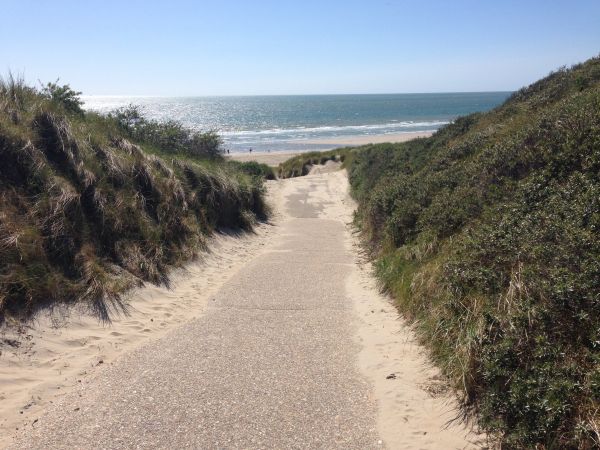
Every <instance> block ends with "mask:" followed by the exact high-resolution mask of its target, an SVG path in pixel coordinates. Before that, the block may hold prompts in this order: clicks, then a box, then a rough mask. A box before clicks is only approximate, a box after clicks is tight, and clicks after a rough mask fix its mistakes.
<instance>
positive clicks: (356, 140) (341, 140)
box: [227, 132, 432, 167]
mask: <svg viewBox="0 0 600 450" xmlns="http://www.w3.org/2000/svg"><path fill="white" fill-rule="evenodd" d="M431 134H432V133H431V132H414V133H396V134H380V135H372V136H338V137H336V138H331V139H313V140H308V141H303V142H304V143H306V144H322V145H331V146H332V147H339V146H349V147H355V146H358V145H366V144H380V143H382V142H406V141H410V140H411V139H416V138H422V137H429V136H431ZM307 151H311V150H307ZM300 153H301V152H256V151H255V152H252V153H231V154H230V155H228V156H227V157H228V158H231V159H234V160H236V161H242V162H246V161H256V162H260V163H263V164H268V165H270V166H274V167H275V166H278V165H279V164H280V163H282V162H284V161H286V160H288V159H289V158H292V157H293V156H296V155H299V154H300Z"/></svg>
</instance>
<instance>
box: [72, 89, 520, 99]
mask: <svg viewBox="0 0 600 450" xmlns="http://www.w3.org/2000/svg"><path fill="white" fill-rule="evenodd" d="M516 91H517V90H499V91H498V90H493V91H431V92H362V93H337V94H188V95H157V94H131V95H130V94H81V97H82V98H84V97H96V98H97V97H111V98H115V97H123V98H188V97H205V98H216V97H326V96H351V95H365V96H366V95H428V94H432V95H433V94H440V95H441V94H507V93H513V92H516Z"/></svg>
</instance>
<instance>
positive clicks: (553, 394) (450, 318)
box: [349, 58, 600, 448]
mask: <svg viewBox="0 0 600 450" xmlns="http://www.w3.org/2000/svg"><path fill="white" fill-rule="evenodd" d="M349 178H350V183H351V186H352V193H353V195H354V197H355V198H356V199H357V200H358V203H359V207H358V210H357V213H356V222H357V224H358V225H359V226H360V228H361V229H362V232H363V236H364V237H365V239H366V241H367V242H368V243H369V244H370V247H371V248H372V250H373V252H374V255H375V256H376V272H377V275H378V277H379V279H380V280H381V283H382V285H383V287H384V288H385V289H386V290H387V291H388V292H390V293H391V294H392V295H393V296H394V297H395V299H396V301H397V304H398V306H399V308H400V310H401V311H402V312H403V313H404V314H405V315H406V316H408V317H409V318H410V319H412V320H413V321H414V322H415V323H416V328H417V330H418V332H419V334H420V336H421V338H422V340H423V341H424V342H426V343H428V344H429V347H430V348H431V350H432V355H433V358H434V359H435V361H436V362H437V363H438V364H439V365H440V366H441V367H442V368H443V370H444V372H445V373H446V374H447V376H448V377H449V378H450V379H451V380H452V382H453V383H454V385H455V386H456V387H457V388H458V389H460V390H461V391H462V393H463V394H464V397H463V403H464V406H465V410H466V411H469V410H471V411H476V412H477V413H478V414H479V417H480V423H481V425H482V426H483V427H484V429H486V430H487V431H489V432H490V433H492V434H493V435H496V436H498V437H499V439H500V440H501V441H502V443H503V444H504V445H505V446H507V447H535V446H537V447H538V448H591V447H594V446H599V445H600V340H599V336H600V335H599V333H600V58H594V59H591V60H589V61H587V62H586V63H584V64H580V65H577V66H574V67H572V68H570V69H566V68H562V69H560V70H558V71H556V72H554V73H552V74H551V75H549V76H548V77H546V78H544V79H542V80H540V81H538V82H536V83H534V84H532V85H531V86H529V87H526V88H524V89H521V90H520V91H518V92H516V93H514V95H512V97H510V98H509V99H508V100H507V101H506V102H505V103H504V104H503V105H501V106H499V107H497V108H496V109H494V110H493V111H491V112H488V113H479V114H473V115H470V116H467V117H462V118H460V119H458V120H456V121H455V122H454V123H453V124H451V125H449V126H447V127H445V128H443V129H441V130H440V131H438V132H437V133H436V134H435V135H434V136H432V137H431V138H428V139H418V140H415V141H412V142H407V143H402V144H396V145H394V144H383V145H373V146H367V147H365V148H361V149H360V150H359V151H357V152H356V153H355V157H354V161H353V163H352V165H351V166H350V168H349Z"/></svg>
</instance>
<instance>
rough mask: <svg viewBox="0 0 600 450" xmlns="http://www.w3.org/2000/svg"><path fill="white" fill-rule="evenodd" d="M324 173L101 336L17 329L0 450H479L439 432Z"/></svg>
mask: <svg viewBox="0 0 600 450" xmlns="http://www.w3.org/2000/svg"><path fill="white" fill-rule="evenodd" d="M337 169H339V164H337V163H333V162H329V163H328V164H327V165H325V166H316V167H313V170H312V172H311V175H309V176H307V177H302V178H296V179H291V180H282V181H274V182H269V198H270V202H271V203H272V205H273V206H274V210H275V212H276V214H275V217H274V218H273V224H272V225H261V226H260V227H259V228H258V230H257V233H256V234H255V235H252V234H250V235H244V236H243V237H241V238H236V237H231V236H222V237H219V238H218V239H217V241H216V242H215V243H213V249H214V251H213V253H212V254H211V255H208V256H207V257H206V258H205V259H204V261H202V262H197V263H194V264H192V265H190V266H189V267H188V268H187V271H185V272H182V273H179V274H177V276H176V277H175V280H174V286H173V290H170V291H169V290H165V289H157V288H154V287H150V288H144V289H141V290H138V291H136V292H135V293H134V294H133V295H132V297H131V301H132V304H133V306H134V307H135V309H134V311H133V313H132V316H130V317H127V318H122V319H119V320H116V321H115V322H114V324H113V325H112V326H111V327H102V326H100V325H98V324H97V323H96V322H95V320H94V319H93V318H89V317H86V316H82V317H77V316H76V317H71V319H70V320H69V321H68V323H66V324H64V326H62V327H61V328H52V327H51V323H50V322H49V320H48V319H43V320H41V321H40V322H39V323H37V324H36V325H35V326H34V327H32V328H28V329H27V330H26V333H27V334H28V335H31V337H30V338H26V339H25V342H24V343H23V344H22V345H21V347H19V348H15V349H13V350H12V351H9V352H6V350H4V353H3V354H2V355H1V356H0V377H1V378H0V382H1V386H2V388H1V389H0V392H1V393H0V395H1V396H3V397H4V398H3V400H2V401H1V402H0V420H2V422H1V423H0V425H1V426H2V428H3V429H2V430H0V431H1V432H0V436H2V441H1V442H0V444H1V445H4V446H6V445H9V444H10V443H11V442H12V446H11V448H69V447H70V448H73V447H86V448H88V447H89V448H102V447H104V448H106V447H111V448H131V447H136V446H139V447H142V448H164V447H171V448H174V447H182V448H183V447H195V448H199V447H202V448H207V447H210V448H212V447H222V448H290V447H295V448H315V447H320V448H381V447H386V448H390V449H396V448H407V449H412V448H430V449H431V448H440V449H442V448H444V449H445V448H477V447H478V446H479V445H478V442H479V440H480V439H481V437H480V436H478V435H476V434H474V433H472V432H470V431H469V429H468V428H467V427H465V426H464V425H461V424H458V423H455V422H453V423H450V424H448V421H449V420H451V419H452V418H454V417H455V415H456V412H457V407H458V406H457V403H456V400H455V398H454V396H453V394H452V392H450V391H449V390H448V389H447V387H446V385H445V384H444V381H443V379H442V377H441V376H440V374H439V372H438V370H437V369H435V368H434V367H433V366H432V364H431V363H430V362H429V360H428V359H427V357H426V354H427V352H426V351H425V349H424V348H423V347H421V346H420V345H419V344H418V343H417V341H416V339H415V336H414V334H413V332H412V330H411V328H410V327H409V326H408V325H407V324H406V323H405V322H404V321H403V320H402V318H401V317H400V316H399V315H398V313H397V312H396V310H395V309H394V307H393V306H392V305H391V303H390V301H389V299H387V298H386V297H384V296H382V295H380V294H379V293H378V291H377V289H376V287H375V281H374V279H373V277H372V275H371V269H370V267H369V264H368V263H367V262H365V261H363V260H361V258H360V254H361V253H360V251H359V249H358V247H357V245H358V243H357V241H356V236H355V235H354V234H353V233H352V229H351V227H350V225H349V224H350V222H351V217H352V211H353V209H354V207H355V205H354V202H353V200H352V199H351V198H350V197H349V195H348V183H347V178H346V176H345V173H344V172H342V171H339V170H337ZM6 337H7V338H8V337H10V338H12V337H13V336H8V335H6ZM4 348H6V347H4ZM101 361H102V363H101ZM390 375H393V377H391V378H390V377H389V376H390ZM30 402H31V404H30ZM28 405H29V406H28ZM21 411H23V414H21V413H20V412H21ZM15 427H19V428H20V430H19V432H17V433H16V435H14V433H13V430H14V428H15ZM13 435H14V436H15V437H16V440H15V441H11V439H12V438H13Z"/></svg>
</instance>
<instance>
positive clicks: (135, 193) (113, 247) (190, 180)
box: [0, 75, 270, 322]
mask: <svg viewBox="0 0 600 450" xmlns="http://www.w3.org/2000/svg"><path fill="white" fill-rule="evenodd" d="M79 94H80V93H79V92H76V91H73V90H72V89H71V88H70V87H69V86H68V85H63V86H61V85H59V84H58V82H56V83H49V84H47V85H45V86H43V87H42V88H40V89H38V88H34V87H31V86H28V85H27V84H25V83H24V82H23V81H22V80H20V79H15V78H14V77H13V76H10V75H9V76H8V77H7V78H6V79H3V80H0V160H1V161H2V164H0V322H2V321H4V320H5V319H6V318H7V317H8V316H11V317H15V318H18V319H22V318H26V317H29V316H30V315H31V314H33V313H34V312H35V311H36V310H38V309H39V308H41V307H47V306H52V305H57V304H73V303H79V304H85V305H88V306H89V307H90V308H91V309H92V310H93V311H94V312H95V313H97V314H98V316H99V317H100V318H101V319H102V320H110V315H111V313H113V312H120V311H125V310H126V309H127V303H126V301H125V299H124V297H123V293H124V292H125V291H127V290H128V289H129V288H131V287H134V286H136V285H139V284H140V283H141V282H144V281H148V282H152V283H156V284H161V283H162V284H168V282H169V278H168V274H169V269H170V268H171V267H173V266H178V265H181V264H183V263H184V262H186V261H189V260H190V259H192V258H194V256H195V255H197V254H198V252H200V251H202V250H203V249H204V248H205V245H206V237H207V236H209V235H210V234H211V233H212V232H213V231H214V230H216V229H219V228H234V229H235V228H237V229H247V230H249V229H251V228H252V226H253V225H254V224H255V223H256V221H257V220H262V219H264V218H265V217H266V215H267V213H268V211H267V208H266V205H265V202H264V188H263V179H264V178H266V177H268V176H269V170H270V169H269V168H268V167H266V166H265V167H262V166H261V165H259V166H257V165H256V164H245V163H234V162H230V161H226V160H225V159H224V158H223V157H222V154H221V141H220V138H219V136H218V135H217V134H216V133H214V132H207V133H199V132H192V131H190V130H187V129H185V128H184V127H183V126H181V125H180V124H179V123H177V122H167V123H159V122H155V121H150V120H146V119H145V118H144V117H143V115H142V114H140V111H139V110H138V109H137V108H135V107H128V108H125V109H122V110H119V111H116V112H114V113H112V114H110V115H108V116H103V115H99V114H96V113H93V112H86V111H84V110H83V109H82V102H81V100H80V98H79Z"/></svg>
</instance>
